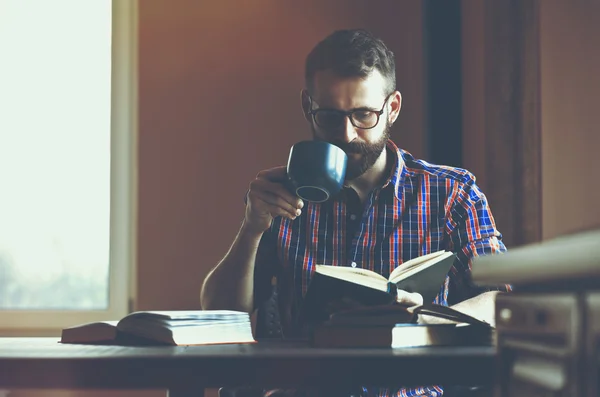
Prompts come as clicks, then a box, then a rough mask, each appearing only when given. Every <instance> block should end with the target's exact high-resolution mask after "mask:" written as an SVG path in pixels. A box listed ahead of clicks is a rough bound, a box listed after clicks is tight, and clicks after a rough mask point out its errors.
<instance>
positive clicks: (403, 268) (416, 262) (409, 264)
mask: <svg viewBox="0 0 600 397" xmlns="http://www.w3.org/2000/svg"><path fill="white" fill-rule="evenodd" d="M445 252H446V251H444V250H441V251H436V252H432V253H429V254H426V255H422V256H419V257H416V258H413V259H411V260H409V261H406V262H404V263H402V264H400V266H398V267H397V268H395V269H394V271H392V273H390V277H389V279H390V281H392V282H393V280H394V279H396V278H397V277H398V276H400V275H401V274H403V273H406V272H408V271H409V270H412V269H414V268H415V267H417V266H420V265H423V264H424V263H425V262H428V261H432V263H435V262H437V260H435V261H433V259H436V258H437V259H442V257H441V256H442V255H443V254H444V253H445ZM448 252H449V251H448ZM446 256H447V255H446ZM444 257H445V256H444Z"/></svg>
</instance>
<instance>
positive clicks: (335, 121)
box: [315, 109, 346, 128]
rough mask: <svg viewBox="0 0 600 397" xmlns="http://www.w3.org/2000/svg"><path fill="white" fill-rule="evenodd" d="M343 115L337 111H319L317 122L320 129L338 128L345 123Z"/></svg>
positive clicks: (316, 117) (316, 113)
mask: <svg viewBox="0 0 600 397" xmlns="http://www.w3.org/2000/svg"><path fill="white" fill-rule="evenodd" d="M344 117H346V116H345V115H344V114H343V113H340V112H336V111H335V110H325V109H323V110H317V111H316V112H315V122H316V123H317V125H318V126H319V127H322V128H338V127H339V126H340V125H342V124H343V123H344Z"/></svg>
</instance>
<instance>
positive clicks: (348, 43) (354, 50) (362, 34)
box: [304, 29, 396, 94]
mask: <svg viewBox="0 0 600 397" xmlns="http://www.w3.org/2000/svg"><path fill="white" fill-rule="evenodd" d="M328 69H331V70H332V71H333V72H334V73H335V74H337V75H338V76H341V77H366V76H368V75H369V74H370V73H371V72H372V71H373V70H374V69H377V70H378V71H379V72H380V73H381V75H382V76H383V77H384V78H385V79H386V80H387V81H388V87H387V88H388V93H391V92H392V91H394V90H395V89H396V64H395V61H394V53H393V52H392V51H390V50H389V49H388V48H387V46H386V45H385V44H384V43H383V41H382V40H381V39H378V38H376V37H374V36H373V35H372V34H371V33H369V32H368V31H366V30H364V29H347V30H337V31H335V32H333V33H332V34H330V35H329V36H327V37H326V38H325V39H323V40H322V41H321V42H319V43H318V44H317V45H316V46H315V48H313V50H312V51H311V52H310V53H309V54H308V56H307V57H306V65H305V70H304V78H305V80H306V87H307V88H308V89H309V90H310V89H312V88H313V86H312V84H313V79H314V77H315V73H316V72H318V71H322V70H328ZM386 94H387V93H386Z"/></svg>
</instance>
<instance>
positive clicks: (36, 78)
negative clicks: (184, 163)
mask: <svg viewBox="0 0 600 397" xmlns="http://www.w3.org/2000/svg"><path fill="white" fill-rule="evenodd" d="M135 11H136V7H135V1H134V0H112V1H111V0H94V1H81V0H52V1H47V0H29V1H23V0H0V54H2V61H1V62H0V332H2V333H3V334H10V333H11V331H12V332H13V333H15V332H17V331H22V330H31V329H53V330H57V329H60V328H62V327H65V326H69V325H74V324H76V323H80V322H87V321H95V320H100V319H118V318H120V317H122V316H123V315H125V314H126V312H127V309H128V307H127V305H128V297H129V293H130V290H131V288H130V279H131V278H130V272H131V271H132V266H131V265H132V264H133V263H134V257H133V256H134V251H133V242H134V241H135V239H134V213H135V211H134V200H133V199H134V197H135V175H134V170H135V166H134V164H135V161H136V159H135V155H134V154H135V153H134V149H135V146H134V143H135V139H134V138H135V136H134V132H135V124H136V120H135V117H134V116H135V115H136V112H135V99H136V98H135V76H136V72H135V28H136V21H135Z"/></svg>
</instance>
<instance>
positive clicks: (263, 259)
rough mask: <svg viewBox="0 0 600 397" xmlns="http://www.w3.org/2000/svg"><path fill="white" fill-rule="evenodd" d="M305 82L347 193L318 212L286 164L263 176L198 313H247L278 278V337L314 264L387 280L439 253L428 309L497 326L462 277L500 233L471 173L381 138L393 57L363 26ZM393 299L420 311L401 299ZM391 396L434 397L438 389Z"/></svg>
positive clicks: (387, 117) (310, 69) (333, 41)
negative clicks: (288, 182) (442, 269)
mask: <svg viewBox="0 0 600 397" xmlns="http://www.w3.org/2000/svg"><path fill="white" fill-rule="evenodd" d="M305 78H306V87H305V88H304V89H303V90H302V93H301V100H302V109H303V112H304V115H305V118H306V120H307V121H308V123H309V125H310V127H311V129H312V133H313V138H314V139H317V140H323V141H327V142H331V143H333V144H335V145H337V146H339V147H340V148H342V149H343V150H344V151H345V152H346V153H347V155H348V166H347V174H346V181H345V186H344V189H343V190H342V192H341V193H340V194H339V195H337V196H336V197H334V198H333V199H330V200H329V201H327V202H325V203H322V204H315V203H309V202H302V200H300V199H298V198H297V197H296V196H294V195H293V194H292V193H290V192H289V191H288V190H287V189H286V188H285V187H284V185H283V184H282V182H283V181H284V179H285V167H277V168H272V169H268V170H264V171H261V172H260V173H259V174H258V175H257V177H256V179H255V180H254V181H252V182H251V183H250V189H249V191H248V193H247V200H246V211H245V217H244V220H243V222H242V226H241V228H240V230H239V233H238V234H237V236H236V238H235V240H234V241H233V244H232V246H231V248H230V249H229V252H227V254H226V255H225V257H224V258H223V259H222V260H221V261H220V262H219V264H218V265H217V266H216V267H215V268H214V269H213V270H212V271H211V272H210V274H209V275H208V276H207V278H206V280H205V282H204V285H203V289H202V296H201V299H202V307H203V308H204V309H232V310H242V311H247V312H251V311H253V310H254V308H255V307H256V306H257V305H258V304H259V303H260V302H261V301H262V300H264V299H266V298H267V297H268V294H269V293H270V291H271V278H272V277H274V276H276V277H277V285H278V291H279V298H280V300H281V307H282V313H281V314H282V323H283V331H284V334H285V335H297V334H299V333H300V332H301V329H302V324H300V323H299V321H298V313H299V310H300V307H301V304H302V299H303V296H304V293H305V292H306V289H307V287H308V284H309V282H310V277H311V274H312V270H313V269H314V265H315V264H326V265H332V264H334V265H338V266H353V267H363V268H367V269H370V270H374V271H377V272H379V273H381V274H383V275H384V276H386V277H387V276H388V275H389V273H390V272H391V271H392V270H393V269H394V268H395V267H397V266H401V265H402V263H403V262H406V261H407V260H409V259H411V258H414V257H416V256H420V255H424V254H426V253H429V252H434V251H438V250H441V249H446V250H451V251H453V252H455V253H456V254H457V260H456V262H455V264H454V267H453V268H452V270H451V271H450V272H449V274H448V276H447V278H446V281H445V282H444V284H443V285H441V286H440V293H439V295H438V296H437V298H436V299H435V302H436V303H440V304H444V305H451V306H453V307H454V308H456V309H458V310H461V311H463V312H465V313H469V314H472V315H475V316H476V317H479V318H482V319H484V320H486V321H488V322H491V323H493V311H494V297H495V293H496V292H491V291H485V292H484V291H482V290H481V289H479V288H477V287H475V286H474V285H472V283H471V282H470V280H469V276H470V268H471V260H472V258H473V257H475V256H477V255H485V254H491V253H495V252H501V251H505V249H506V248H505V247H504V245H503V243H502V242H501V234H500V233H499V232H498V231H497V230H496V227H495V224H494V219H493V217H492V214H491V212H490V209H489V207H488V205H487V201H486V198H485V196H484V194H483V193H482V192H481V191H480V190H479V188H478V187H477V185H476V184H475V178H474V177H473V176H472V175H471V174H470V173H469V172H467V171H465V170H462V169H456V168H451V167H445V166H436V165H431V164H429V163H427V162H425V161H421V160H416V159H414V158H413V157H412V156H411V155H410V154H409V153H408V152H406V151H404V150H401V149H399V148H398V147H397V146H396V145H395V144H394V143H393V142H392V141H391V140H390V139H389V138H390V135H389V134H390V127H391V126H392V124H393V123H394V122H395V121H396V119H397V118H398V114H399V112H400V108H401V104H402V97H401V95H400V92H398V91H397V90H396V77H395V61H394V55H393V53H392V52H391V51H390V50H389V49H388V48H387V47H386V46H385V44H384V43H383V42H382V41H381V40H379V39H377V38H375V37H373V36H372V35H371V34H370V33H368V32H366V31H364V30H342V31H337V32H334V33H333V34H331V35H330V36H328V37H327V38H325V39H324V40H323V41H321V42H320V43H319V44H318V45H317V46H316V47H315V48H314V49H313V50H312V51H311V53H310V54H309V55H308V57H307V59H306V70H305ZM232 274H236V275H237V277H235V278H232V277H231V275H232ZM232 283H234V284H232ZM222 285H227V286H228V287H227V288H222V287H221V286H222ZM398 300H400V301H403V302H406V303H414V304H420V303H422V297H421V296H420V294H418V293H412V294H411V293H407V292H403V291H399V295H398ZM396 392H397V393H399V395H431V396H437V395H441V393H442V389H441V388H440V387H438V386H431V387H428V388H419V389H416V390H401V391H396ZM402 393H406V394H402Z"/></svg>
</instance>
